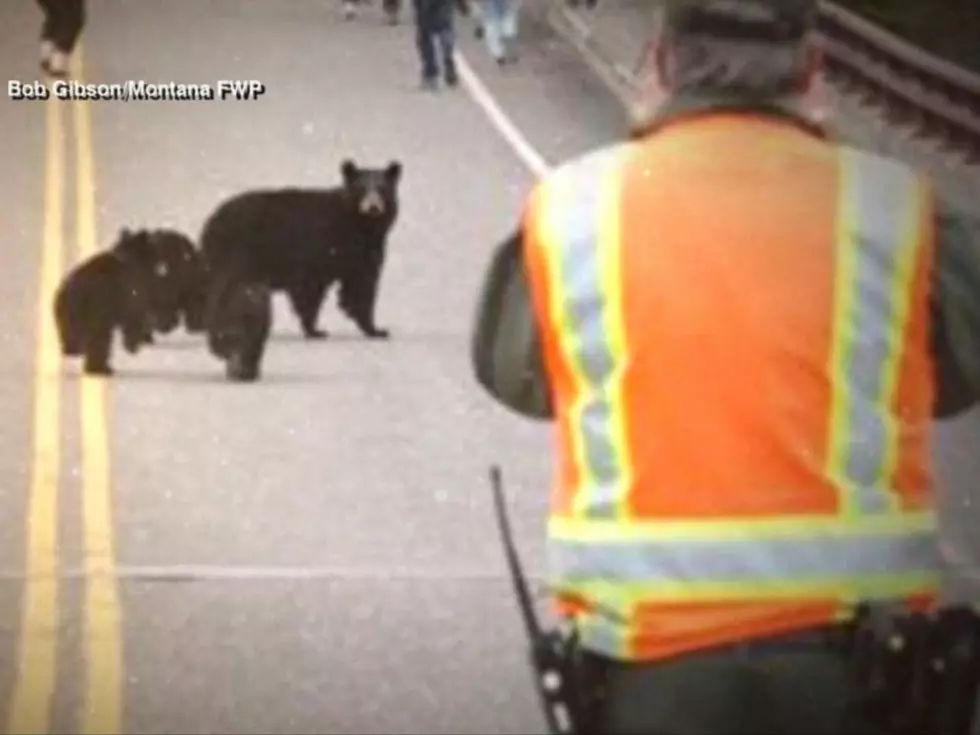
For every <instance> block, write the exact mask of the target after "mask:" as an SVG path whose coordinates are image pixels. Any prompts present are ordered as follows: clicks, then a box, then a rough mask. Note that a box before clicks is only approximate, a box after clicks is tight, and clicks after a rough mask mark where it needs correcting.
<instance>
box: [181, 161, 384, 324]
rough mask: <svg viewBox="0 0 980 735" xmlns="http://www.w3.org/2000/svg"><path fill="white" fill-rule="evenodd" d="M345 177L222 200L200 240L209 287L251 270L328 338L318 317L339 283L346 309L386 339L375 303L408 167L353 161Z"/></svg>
mask: <svg viewBox="0 0 980 735" xmlns="http://www.w3.org/2000/svg"><path fill="white" fill-rule="evenodd" d="M340 174H341V184H340V185H339V186H335V187H333V188H328V189H300V188H285V189H262V190H252V191H248V192H245V193H242V194H239V195H237V196H235V197H233V198H231V199H228V200H226V201H225V202H223V203H222V204H221V205H219V206H218V208H217V209H216V210H215V211H214V212H213V213H212V214H211V216H210V217H209V218H208V220H207V221H206V223H205V225H204V229H203V231H202V234H201V238H200V244H201V255H202V258H203V261H204V270H205V273H206V274H207V275H206V278H207V282H208V286H207V288H208V290H210V289H212V288H214V284H216V283H218V282H219V281H220V280H221V278H222V273H223V272H224V271H225V270H227V269H229V268H231V269H234V270H235V271H236V272H237V273H239V274H247V277H245V280H247V281H248V282H262V283H264V284H266V286H268V287H269V289H271V290H272V291H274V292H275V291H284V292H285V293H286V295H287V297H288V299H289V303H290V305H291V307H292V310H293V312H294V313H295V314H296V316H297V317H298V319H299V322H300V326H301V327H302V331H303V335H304V336H305V337H306V338H308V339H315V338H323V337H326V336H327V333H326V331H324V330H322V329H320V328H319V327H318V326H317V320H318V317H319V313H320V308H321V307H322V305H323V301H324V299H325V298H326V296H327V293H328V291H329V289H330V287H331V286H332V285H333V284H334V283H339V284H340V295H339V306H340V309H341V311H342V312H343V313H344V314H345V315H347V316H348V317H349V318H350V319H352V320H353V321H354V323H355V324H356V325H357V327H358V329H359V330H360V331H361V332H362V333H363V334H364V335H365V336H367V337H371V338H386V337H388V336H389V332H388V330H387V329H383V328H381V327H379V326H378V325H377V324H376V323H375V306H376V303H377V297H378V286H379V283H380V279H381V271H382V267H383V265H384V260H385V251H386V247H387V239H388V234H389V232H390V231H391V229H392V227H393V226H394V224H395V221H396V220H397V218H398V206H399V200H398V186H399V182H400V180H401V176H402V165H401V163H400V162H398V161H391V162H390V163H389V164H388V165H387V166H386V167H384V168H361V167H360V166H358V165H357V164H356V163H354V161H352V160H349V159H348V160H345V161H344V162H343V163H342V164H341V166H340ZM243 277H244V276H243ZM209 300H211V301H214V299H209Z"/></svg>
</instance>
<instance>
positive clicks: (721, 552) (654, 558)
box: [548, 528, 941, 584]
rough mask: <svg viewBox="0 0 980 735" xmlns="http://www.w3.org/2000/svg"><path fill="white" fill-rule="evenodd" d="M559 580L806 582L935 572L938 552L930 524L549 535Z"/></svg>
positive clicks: (550, 553)
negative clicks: (726, 534)
mask: <svg viewBox="0 0 980 735" xmlns="http://www.w3.org/2000/svg"><path fill="white" fill-rule="evenodd" d="M548 551H549V558H550V562H549V563H550V565H551V568H552V570H553V572H554V574H555V575H556V577H557V578H558V579H561V580H563V582H568V583H570V584H574V583H575V581H576V580H580V581H586V580H596V579H601V580H604V581H607V582H613V583H615V582H618V583H626V584H631V583H647V584H657V583H664V584H668V583H670V584H674V583H684V582H699V583H711V582H745V583H748V584H751V583H767V582H777V581H780V580H785V581H799V582H806V581H808V580H813V579H820V578H841V577H847V578H854V579H860V578H861V577H866V576H869V575H889V574H915V573H919V572H934V571H937V570H938V569H939V568H940V564H941V557H940V553H939V548H938V543H937V540H936V530H935V528H929V529H917V530H915V531H906V532H904V533H902V534H895V535H886V536H878V535H864V536H851V535H848V534H840V535H826V536H821V537H818V538H814V537H807V536H806V535H804V534H801V535H798V536H793V537H781V538H770V539H757V538H753V539H747V540H744V541H739V540H718V541H708V540H703V541H699V540H677V539H671V540H644V541H630V542H626V543H623V542H595V541H571V540H562V539H555V538H552V539H551V541H550V543H549V550H548Z"/></svg>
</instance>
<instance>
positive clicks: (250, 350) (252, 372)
mask: <svg viewBox="0 0 980 735" xmlns="http://www.w3.org/2000/svg"><path fill="white" fill-rule="evenodd" d="M267 338H268V332H266V333H265V334H262V333H259V334H254V335H251V336H250V337H249V338H248V340H247V341H246V342H245V343H244V344H243V345H241V347H240V348H239V349H237V350H236V351H235V353H234V354H233V355H232V356H231V358H230V359H229V360H228V365H227V375H228V378H229V379H231V380H237V381H240V382H254V381H256V380H258V379H259V377H260V375H261V373H262V356H263V355H264V354H265V345H266V340H267Z"/></svg>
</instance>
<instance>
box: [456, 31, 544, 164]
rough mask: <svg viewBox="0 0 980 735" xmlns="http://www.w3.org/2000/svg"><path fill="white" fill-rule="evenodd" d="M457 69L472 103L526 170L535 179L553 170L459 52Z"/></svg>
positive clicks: (457, 53)
mask: <svg viewBox="0 0 980 735" xmlns="http://www.w3.org/2000/svg"><path fill="white" fill-rule="evenodd" d="M456 67H457V69H458V70H459V78H460V80H462V82H463V87H464V88H465V89H466V91H467V92H468V93H469V95H470V97H472V98H473V101H474V102H476V104H477V105H479V106H480V109H481V110H483V112H484V113H485V114H486V116H487V118H488V119H489V120H490V123H491V124H492V125H493V127H494V128H496V130H497V132H498V133H500V137H502V138H503V139H504V140H505V141H507V144H508V145H509V146H510V147H511V148H512V149H513V151H514V153H516V154H517V157H518V158H520V159H521V161H522V162H523V163H524V165H525V166H527V167H528V169H530V171H531V172H532V173H533V174H534V175H535V176H542V175H543V174H545V173H547V171H548V169H550V168H551V166H549V165H548V162H547V161H546V160H545V159H544V156H542V155H541V154H540V153H538V151H537V150H536V149H535V148H534V146H533V145H531V142H530V141H529V140H528V139H527V136H525V135H524V133H522V132H521V131H520V129H519V128H518V127H517V125H515V124H514V121H513V120H511V119H510V116H509V115H508V114H507V113H506V112H504V110H503V108H502V107H501V106H500V105H499V104H498V103H497V100H495V99H494V98H493V95H492V94H490V90H489V89H487V87H486V85H485V84H484V83H483V82H482V81H481V80H480V77H478V76H477V75H476V72H474V71H473V67H471V66H470V65H469V62H468V61H466V57H464V56H463V54H462V52H460V51H458V50H457V51H456Z"/></svg>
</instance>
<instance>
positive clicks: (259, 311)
mask: <svg viewBox="0 0 980 735" xmlns="http://www.w3.org/2000/svg"><path fill="white" fill-rule="evenodd" d="M205 313H206V314H207V319H206V328H207V334H208V348H209V349H210V350H211V353H212V354H213V355H215V357H218V358H220V359H222V360H224V361H225V370H226V375H227V377H228V379H229V380H234V381H239V382H251V381H255V380H258V379H259V376H260V374H261V366H262V357H263V355H264V353H265V345H266V342H267V340H268V338H269V331H270V329H271V327H272V292H271V291H270V289H269V287H268V286H266V285H265V284H264V283H262V282H261V281H255V280H251V279H249V278H247V277H246V276H245V274H244V273H243V272H241V271H240V270H235V269H233V268H228V269H226V270H224V271H223V272H222V273H221V275H220V276H219V277H218V278H216V279H215V281H214V283H213V284H212V287H211V289H210V292H209V294H208V303H207V304H206V310H205Z"/></svg>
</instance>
